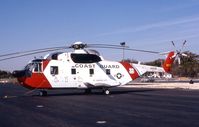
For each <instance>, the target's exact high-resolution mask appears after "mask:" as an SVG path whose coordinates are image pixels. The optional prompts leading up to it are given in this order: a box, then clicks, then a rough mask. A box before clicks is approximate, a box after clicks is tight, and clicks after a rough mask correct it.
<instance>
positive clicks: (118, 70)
mask: <svg viewBox="0 0 199 127" xmlns="http://www.w3.org/2000/svg"><path fill="white" fill-rule="evenodd" d="M172 43H173V42H172ZM184 44H185V43H184ZM184 44H183V45H184ZM173 45H174V44H173ZM90 48H111V49H125V50H129V51H139V52H147V53H155V54H160V52H155V51H148V50H138V49H132V48H129V47H127V46H125V45H109V44H85V43H83V42H75V43H74V44H72V45H70V46H61V47H53V48H44V49H37V50H30V51H23V52H15V53H9V54H4V55H0V58H1V59H0V61H3V60H7V59H13V58H18V57H22V56H27V55H32V54H38V53H43V52H52V51H53V53H49V54H47V55H45V56H44V57H43V58H39V59H33V60H31V61H30V62H29V63H28V64H27V65H26V66H25V68H24V69H22V70H15V71H13V73H12V75H13V76H14V77H16V78H17V79H18V81H19V83H20V85H21V86H23V87H26V88H28V89H36V90H39V95H40V96H47V90H50V89H84V90H85V93H91V92H92V91H91V90H92V89H101V90H102V91H103V93H104V94H106V95H108V94H110V90H109V89H110V88H112V87H118V86H123V85H126V84H128V83H129V82H131V81H132V80H135V79H136V78H138V77H140V76H141V75H143V74H144V73H145V72H147V71H150V70H151V71H154V69H161V70H162V71H163V72H167V73H169V72H170V71H171V66H172V64H173V62H174V60H175V58H176V57H178V56H179V55H182V53H181V51H170V52H168V53H167V58H166V60H165V62H164V64H163V66H162V67H155V66H148V65H141V64H131V63H128V62H125V61H121V62H117V61H110V60H105V59H104V58H103V56H101V55H100V53H99V52H98V51H97V50H94V49H90ZM63 49H73V51H72V52H58V50H63ZM54 51H56V52H54ZM183 55H184V54H183Z"/></svg>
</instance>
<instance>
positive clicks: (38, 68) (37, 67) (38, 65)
mask: <svg viewBox="0 0 199 127" xmlns="http://www.w3.org/2000/svg"><path fill="white" fill-rule="evenodd" d="M41 65H42V64H41V63H34V72H42V66H41Z"/></svg>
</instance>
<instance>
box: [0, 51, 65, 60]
mask: <svg viewBox="0 0 199 127" xmlns="http://www.w3.org/2000/svg"><path fill="white" fill-rule="evenodd" d="M64 49H65V48H58V49H49V50H43V51H35V52H31V53H25V54H22V55H15V56H11V57H6V58H3V59H0V61H4V60H9V59H14V58H19V57H24V56H30V55H34V54H39V53H44V52H50V51H58V50H64Z"/></svg>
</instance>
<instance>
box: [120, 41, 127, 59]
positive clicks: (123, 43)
mask: <svg viewBox="0 0 199 127" xmlns="http://www.w3.org/2000/svg"><path fill="white" fill-rule="evenodd" d="M120 45H121V46H122V47H123V48H122V61H123V62H124V48H125V45H126V43H125V42H121V43H120Z"/></svg>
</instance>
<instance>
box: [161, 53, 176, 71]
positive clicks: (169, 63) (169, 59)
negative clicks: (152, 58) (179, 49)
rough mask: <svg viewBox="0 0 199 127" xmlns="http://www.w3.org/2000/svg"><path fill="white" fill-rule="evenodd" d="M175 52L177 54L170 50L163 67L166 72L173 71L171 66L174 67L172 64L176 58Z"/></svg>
mask: <svg viewBox="0 0 199 127" xmlns="http://www.w3.org/2000/svg"><path fill="white" fill-rule="evenodd" d="M174 54H175V53H174V51H171V52H169V54H168V56H167V58H166V60H165V62H164V64H163V68H164V70H165V72H167V73H169V72H171V67H172V64H173V62H174V59H175V57H173V56H174Z"/></svg>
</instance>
